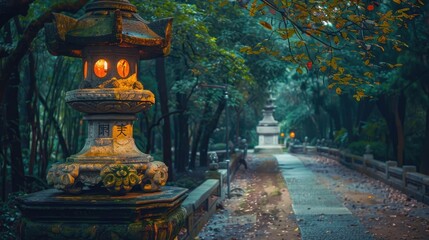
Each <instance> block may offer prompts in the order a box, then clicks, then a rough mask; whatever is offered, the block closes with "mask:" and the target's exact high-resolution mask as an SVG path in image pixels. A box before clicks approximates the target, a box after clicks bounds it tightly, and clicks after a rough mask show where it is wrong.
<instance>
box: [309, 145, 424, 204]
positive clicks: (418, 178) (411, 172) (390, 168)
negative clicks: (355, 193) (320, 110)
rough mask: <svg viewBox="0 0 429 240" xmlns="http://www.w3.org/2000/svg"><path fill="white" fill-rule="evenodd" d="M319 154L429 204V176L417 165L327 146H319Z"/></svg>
mask: <svg viewBox="0 0 429 240" xmlns="http://www.w3.org/2000/svg"><path fill="white" fill-rule="evenodd" d="M317 154H319V155H321V156H324V157H327V158H331V159H335V160H337V161H339V162H341V163H342V164H343V165H346V166H347V167H349V168H351V169H354V170H357V171H359V172H362V173H365V174H367V175H369V176H371V177H373V178H376V179H378V180H381V181H383V182H385V183H387V184H389V185H391V186H393V187H394V188H396V189H399V190H401V191H402V192H404V193H405V194H407V195H408V196H410V197H412V198H415V199H416V200H418V201H421V202H424V203H426V204H429V176H427V175H424V174H421V173H417V172H416V167H415V166H411V165H404V166H402V167H397V165H396V162H394V161H387V162H382V161H378V160H375V159H373V158H372V155H371V154H365V155H364V156H357V155H353V154H349V153H345V152H343V151H340V150H338V149H334V148H327V147H317Z"/></svg>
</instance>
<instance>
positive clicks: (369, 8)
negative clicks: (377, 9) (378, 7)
mask: <svg viewBox="0 0 429 240" xmlns="http://www.w3.org/2000/svg"><path fill="white" fill-rule="evenodd" d="M366 9H368V11H374V5H373V4H369V5H368V6H367V7H366Z"/></svg>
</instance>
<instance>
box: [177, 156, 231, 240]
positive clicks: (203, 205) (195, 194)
mask: <svg viewBox="0 0 429 240" xmlns="http://www.w3.org/2000/svg"><path fill="white" fill-rule="evenodd" d="M237 164H238V160H237V159H236V158H232V160H231V162H230V165H229V169H230V179H231V180H232V179H233V177H234V175H235V172H236V170H237ZM222 166H225V167H226V164H220V167H221V169H218V170H214V171H212V170H208V171H207V172H206V179H207V180H206V181H205V182H203V183H202V184H201V185H200V186H198V187H197V188H195V189H194V190H192V191H191V192H190V193H189V194H188V196H187V198H186V199H185V201H184V202H183V203H182V207H183V208H185V209H186V212H187V217H186V223H185V227H184V228H185V229H186V230H185V231H182V234H181V235H179V239H180V240H190V239H194V238H195V237H196V236H198V233H199V232H200V231H201V229H202V228H203V227H204V225H206V223H207V222H208V220H209V219H210V217H211V216H212V215H213V214H214V213H215V212H216V205H217V204H218V203H219V202H221V201H223V199H225V197H227V169H222Z"/></svg>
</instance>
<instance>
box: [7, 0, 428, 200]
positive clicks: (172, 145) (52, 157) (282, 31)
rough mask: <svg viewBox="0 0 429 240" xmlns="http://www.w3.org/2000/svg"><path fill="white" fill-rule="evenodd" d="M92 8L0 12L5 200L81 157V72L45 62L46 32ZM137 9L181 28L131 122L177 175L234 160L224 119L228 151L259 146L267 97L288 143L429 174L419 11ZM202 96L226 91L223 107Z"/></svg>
mask: <svg viewBox="0 0 429 240" xmlns="http://www.w3.org/2000/svg"><path fill="white" fill-rule="evenodd" d="M86 2H87V1H83V0H81V1H59V0H50V1H8V0H3V1H0V3H2V4H3V3H4V4H5V5H4V6H9V7H10V8H3V7H2V10H1V11H2V13H1V18H0V23H1V25H0V27H1V29H0V31H1V37H0V63H1V70H0V90H1V94H0V96H1V104H0V111H1V114H0V121H1V124H0V142H1V143H0V163H1V169H0V176H1V179H0V183H1V190H2V199H5V198H6V194H7V193H9V192H15V191H19V190H24V191H35V190H38V189H40V188H43V187H45V186H44V184H45V183H44V182H45V175H46V170H47V168H48V165H49V164H52V163H54V162H56V161H64V160H65V159H66V158H67V157H68V156H70V155H71V154H74V153H76V152H78V151H79V150H80V148H81V147H82V146H83V143H84V142H83V141H84V140H85V139H84V138H85V135H86V133H85V131H86V126H85V124H86V123H85V122H84V121H82V120H81V117H82V116H80V113H78V112H76V111H73V110H72V109H71V108H69V107H68V106H67V105H66V104H65V102H64V95H65V92H66V91H69V90H72V89H76V88H77V87H78V85H79V82H80V81H81V78H82V77H81V76H82V63H81V61H80V60H79V59H74V58H68V57H54V56H51V55H50V54H49V53H48V52H47V50H46V47H45V44H44V30H43V23H45V22H47V21H50V20H51V15H50V14H51V13H52V12H66V13H67V14H71V15H73V14H75V15H76V16H79V15H81V14H82V13H83V11H84V10H83V9H82V7H83V6H84V5H85V4H86ZM131 2H132V3H133V4H135V5H136V6H137V7H138V9H139V14H140V15H141V16H142V17H143V18H145V19H146V20H148V21H151V20H154V19H158V18H163V17H170V16H173V17H174V25H173V30H174V34H173V45H172V51H171V55H170V56H169V57H167V58H165V59H157V60H154V61H142V62H141V63H140V72H139V74H140V75H139V80H140V81H141V82H142V83H143V85H144V87H145V89H148V90H150V91H152V92H154V93H155V96H156V100H157V103H156V105H155V106H154V107H152V108H151V109H150V110H149V111H147V112H144V113H139V115H138V121H136V122H135V131H136V132H135V138H136V142H137V145H138V147H139V148H140V149H141V150H142V151H145V152H147V153H150V154H152V155H154V157H155V159H158V160H163V161H165V162H166V163H167V164H168V165H169V167H170V170H171V171H172V176H173V169H174V172H184V171H186V170H187V169H192V168H195V167H196V166H205V165H206V164H207V156H206V153H207V151H209V150H211V149H214V148H220V149H224V148H225V142H226V141H225V135H226V132H225V130H226V128H225V126H226V118H225V110H226V108H227V107H228V109H229V113H230V114H229V119H228V125H229V126H230V127H229V129H228V132H229V134H228V135H229V140H231V142H235V141H236V139H238V138H239V137H241V138H246V139H247V140H248V143H249V147H252V146H254V145H257V136H256V131H255V130H256V125H257V124H258V121H260V120H261V118H262V112H261V110H262V108H263V106H264V104H265V102H266V99H267V98H268V96H269V95H270V94H273V96H274V97H275V98H276V99H277V100H276V105H277V109H276V112H275V118H276V120H278V121H279V122H280V124H281V128H282V132H284V133H286V135H288V133H289V131H294V132H296V136H297V138H298V139H301V140H304V137H305V136H307V137H308V138H309V140H310V141H311V142H312V143H316V140H317V139H330V140H331V142H332V145H333V146H336V147H341V148H348V149H349V150H350V151H351V152H353V153H357V154H362V153H363V151H364V149H365V146H366V145H368V144H369V145H371V146H372V150H373V152H374V154H375V156H376V158H377V159H379V160H395V161H398V163H399V165H402V164H415V165H417V166H418V167H419V170H420V171H421V172H426V173H429V166H428V165H429V162H428V161H429V159H428V157H427V156H429V152H427V151H429V98H428V96H429V83H428V79H429V78H428V74H429V73H428V71H429V66H428V64H429V63H428V51H429V46H428V42H429V41H428V40H429V39H428V36H429V29H428V23H429V20H428V7H427V6H425V5H423V4H421V2H419V1H414V3H413V4H410V3H409V2H408V1H399V3H398V1H380V2H378V1H244V0H240V1H232V0H230V1H228V0H223V1H213V0H209V1H192V0H187V1H185V0H162V1H143V2H141V1H131ZM325 2H326V4H324V3H325ZM328 2H329V4H328ZM8 4H9V5H8ZM323 4H324V5H323ZM335 4H337V5H335ZM377 4H378V5H377ZM322 5H323V6H324V7H322ZM2 6H3V5H2ZM318 6H320V7H318ZM370 6H372V7H370ZM25 8H28V11H23V10H22V9H25ZM406 8H408V10H404V9H406ZM6 9H9V11H6ZM13 9H15V11H14V10H13ZM16 9H18V10H19V11H18V10H16ZM370 9H371V10H370ZM6 12H7V14H6ZM328 12H329V14H327V13H328ZM286 13H287V14H288V15H287V18H285V16H284V15H285V14H286ZM351 16H352V17H351ZM380 19H382V20H383V19H384V20H385V22H386V24H388V25H386V24H384V25H383V21H379V20H380ZM375 20H377V21H379V22H377V21H375ZM304 23H305V24H304ZM321 41H323V43H322V42H321ZM326 43H329V44H326ZM207 84H210V85H219V86H227V88H228V96H229V98H228V101H225V93H224V89H221V88H205V87H203V86H204V85H207ZM171 179H172V180H173V179H174V176H173V177H172V178H171Z"/></svg>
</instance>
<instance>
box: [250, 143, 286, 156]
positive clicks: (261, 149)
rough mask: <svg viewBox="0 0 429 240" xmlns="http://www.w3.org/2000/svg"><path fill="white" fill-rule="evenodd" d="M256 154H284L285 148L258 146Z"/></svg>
mask: <svg viewBox="0 0 429 240" xmlns="http://www.w3.org/2000/svg"><path fill="white" fill-rule="evenodd" d="M254 153H271V154H275V153H283V148H282V146H280V145H262V146H256V147H255V150H254Z"/></svg>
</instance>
